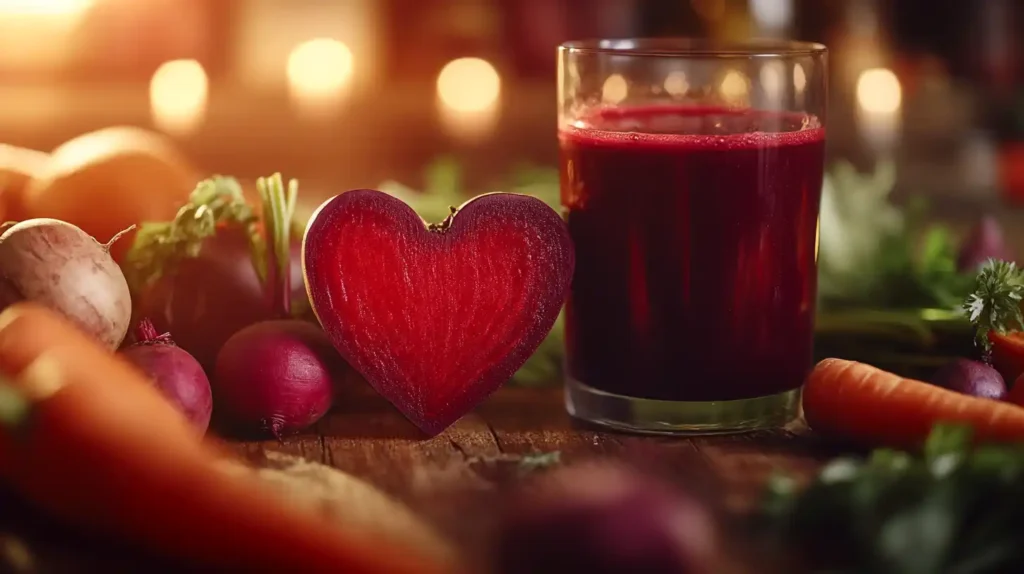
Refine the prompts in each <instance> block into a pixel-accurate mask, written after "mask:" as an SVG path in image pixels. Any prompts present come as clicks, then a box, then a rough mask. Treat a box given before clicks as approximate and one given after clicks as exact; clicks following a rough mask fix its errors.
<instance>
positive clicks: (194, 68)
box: [149, 60, 209, 135]
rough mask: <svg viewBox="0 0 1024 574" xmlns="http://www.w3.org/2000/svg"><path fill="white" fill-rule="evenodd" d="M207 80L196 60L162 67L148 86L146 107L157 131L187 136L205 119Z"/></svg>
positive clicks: (166, 64) (174, 61) (178, 61)
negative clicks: (147, 106) (147, 103)
mask: <svg viewBox="0 0 1024 574" xmlns="http://www.w3.org/2000/svg"><path fill="white" fill-rule="evenodd" d="M208 92H209V80H208V79H207V77H206V70H204V69H203V66H202V64H200V63H199V62H197V61H195V60H172V61H170V62H165V63H163V64H162V65H161V66H160V67H159V68H157V71H156V72H155V73H154V74H153V78H152V79H151V80H150V83H149V107H150V114H151V115H152V118H153V123H154V124H155V125H156V127H157V128H159V129H161V130H163V131H165V132H168V133H171V134H175V135H188V134H190V133H192V132H194V131H195V130H196V129H198V128H199V126H200V125H201V124H202V122H203V119H204V118H205V117H206V102H207V98H208Z"/></svg>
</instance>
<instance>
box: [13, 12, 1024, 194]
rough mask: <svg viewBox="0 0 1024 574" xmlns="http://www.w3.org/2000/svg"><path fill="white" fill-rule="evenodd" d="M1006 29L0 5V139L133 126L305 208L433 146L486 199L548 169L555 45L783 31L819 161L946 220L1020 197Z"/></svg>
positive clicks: (961, 19) (985, 19)
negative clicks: (823, 48) (817, 83)
mask: <svg viewBox="0 0 1024 574" xmlns="http://www.w3.org/2000/svg"><path fill="white" fill-rule="evenodd" d="M1022 30H1024V5H1022V4H1021V3H1020V2H1017V1H1015V0H973V1H968V0H960V1H955V0H899V1H896V2H894V1H881V0H874V1H873V0H586V1H584V0H0V142H3V143H7V144H12V145H16V146H21V147H27V148H33V149H38V150H45V151H49V150H51V149H53V148H54V147H56V146H57V145H59V144H60V143H61V142H64V141H66V140H68V139H70V138H72V137H74V136H76V135H79V134H81V133H84V132H88V131H91V130H95V129H98V128H102V127H105V126H110V125H135V126H140V127H144V128H149V129H153V130H156V131H159V132H163V133H165V134H166V135H167V136H168V137H170V138H171V139H172V140H173V141H174V143H175V145H176V146H177V147H178V148H179V149H180V150H181V151H182V153H183V154H184V156H185V157H186V158H188V160H189V161H191V162H192V163H193V164H195V166H197V168H198V169H199V170H201V171H202V172H206V173H223V174H230V175H235V176H238V177H241V178H251V177H255V176H258V175H262V174H267V173H270V172H272V171H282V172H283V173H284V174H285V175H286V176H288V177H296V178H299V179H300V180H301V181H302V182H303V186H304V197H305V199H306V200H307V201H318V200H319V199H323V198H325V197H327V196H329V195H333V194H335V193H338V192H340V191H343V190H344V189H348V188H353V187H363V186H371V187H372V186H377V185H378V184H380V183H381V182H383V181H385V180H397V181H401V182H403V183H406V184H408V185H410V186H412V187H414V188H415V187H419V186H422V185H424V182H423V177H424V175H423V174H424V173H425V172H424V170H425V169H426V167H427V166H428V165H430V164H431V162H433V161H434V160H436V159H437V158H438V157H439V156H445V157H451V158H455V159H457V160H458V161H459V164H460V165H461V166H462V168H463V172H464V173H463V175H464V180H463V184H464V185H466V186H469V187H473V188H479V189H474V190H475V191H488V190H489V189H486V188H487V186H488V185H490V184H491V182H493V181H495V180H496V179H497V178H499V176H500V175H501V174H506V173H509V172H510V171H514V170H516V169H519V168H520V167H521V166H524V165H533V166H540V167H541V168H545V167H547V166H554V165H555V162H556V159H557V155H556V154H557V145H556V140H555V56H554V50H555V46H557V45H558V44H559V43H560V42H562V41H565V40H568V39H580V38H588V37H629V36H634V37H635V36H668V35H688V36H701V37H714V38H730V39H743V38H748V37H752V36H761V37H766V36H767V37H788V38H798V39H802V40H813V41H820V42H823V43H825V44H826V45H828V46H829V48H830V49H831V64H832V65H831V100H832V101H831V106H830V112H829V122H830V123H829V154H830V158H833V159H835V158H843V159H848V160H849V161H851V162H853V164H854V165H856V166H858V167H860V168H862V169H870V168H871V166H872V165H874V164H875V162H876V161H877V160H878V159H879V158H887V159H891V160H892V161H893V162H894V164H895V166H896V171H895V173H896V180H897V185H896V188H897V193H898V192H900V191H901V190H905V189H912V190H914V192H920V193H927V194H928V195H930V196H933V197H935V198H941V199H942V200H943V201H945V202H946V203H950V204H951V205H955V206H956V207H955V208H950V210H951V211H953V212H956V213H960V212H962V211H963V210H964V209H967V210H968V211H975V209H974V207H976V206H983V207H980V208H979V209H982V208H983V209H991V208H992V206H999V207H1001V206H1003V205H1007V204H1009V203H1012V201H1013V200H1014V199H1015V198H1017V197H1024V161H1016V160H1015V159H1014V158H1015V157H1024V143H1021V139H1022V136H1024V97H1022V94H1024V92H1022V90H1021V73H1022V62H1021V54H1024V50H1022V46H1021V42H1024V40H1021V39H1019V38H1020V34H1019V32H1020V31H1022ZM794 80H795V81H799V79H797V78H794ZM140 193H144V191H142V190H140Z"/></svg>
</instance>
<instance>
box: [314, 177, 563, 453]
mask: <svg viewBox="0 0 1024 574" xmlns="http://www.w3.org/2000/svg"><path fill="white" fill-rule="evenodd" d="M302 257H303V268H304V269H305V272H306V281H307V282H308V285H309V292H310V303H311V304H312V305H313V310H314V311H315V312H316V314H317V317H318V318H319V320H320V323H321V325H323V328H324V330H325V331H326V332H327V335H328V336H329V337H330V339H331V341H332V342H333V343H334V346H335V347H336V348H337V349H338V351H339V352H340V353H341V355H342V356H343V357H344V358H345V360H347V361H348V362H349V364H351V365H352V366H353V367H354V368H355V369H356V370H357V371H358V372H359V373H360V374H362V375H363V377H364V378H366V380H367V381H368V382H369V383H370V385H371V386H373V388H374V389H376V390H377V392H378V393H380V394H381V395H383V396H384V398H386V399H387V400H389V401H390V402H391V403H392V404H394V405H395V407H397V408H398V410H399V411H401V412H402V413H403V414H404V415H405V416H406V417H408V418H409V420H411V421H412V422H413V423H415V424H416V426H418V427H419V428H420V429H422V430H423V431H424V432H426V433H428V434H431V435H434V434H437V433H439V432H441V431H442V430H444V429H445V428H446V427H448V426H449V425H450V424H452V423H453V422H455V421H456V420H458V419H459V417H461V416H462V415H464V414H466V413H467V412H469V411H470V410H472V409H473V408H474V407H475V406H476V405H477V404H479V403H480V402H481V401H482V400H483V399H484V398H486V397H487V396H488V395H489V394H491V393H492V392H494V391H495V390H496V389H497V388H498V387H499V386H501V385H502V384H503V383H504V382H505V381H507V380H508V379H509V377H511V376H512V374H513V373H515V371H516V370H517V369H518V368H519V367H520V366H522V364H523V363H524V362H525V361H526V359H528V358H529V357H530V355H531V354H532V353H533V352H534V351H535V350H536V349H537V346H538V345H540V343H541V341H542V340H543V339H544V337H545V336H546V335H547V333H548V332H549V331H550V330H551V327H552V325H553V324H554V322H555V319H556V317H557V316H558V312H559V310H560V309H561V307H562V304H563V302H564V301H565V297H566V294H567V292H568V288H569V283H570V281H571V278H572V272H573V266H574V263H575V257H574V253H573V248H572V241H571V239H570V238H569V234H568V231H567V230H566V227H565V223H564V222H563V221H562V219H561V217H559V216H558V214H557V213H555V211H554V210H552V209H551V208H550V207H548V206H547V205H545V204H544V203H543V202H541V201H540V200H538V199H535V198H532V197H528V196H525V195H515V194H506V193H494V194H487V195H483V196H480V197H478V198H476V199H473V200H471V201H470V202H468V203H466V204H464V205H463V207H462V208H460V209H459V211H458V213H457V214H455V215H454V216H452V217H450V218H449V219H448V220H447V221H446V222H445V223H444V224H442V225H441V226H433V228H432V229H428V228H427V226H426V225H424V223H423V220H422V219H420V217H419V216H418V215H416V212H415V211H413V210H412V208H410V207H409V206H408V205H406V204H405V203H403V202H402V201H401V200H399V199H396V198H394V197H392V196H390V195H388V194H386V193H383V192H380V191H374V190H369V189H363V190H355V191H349V192H347V193H343V194H341V195H339V196H337V197H335V198H333V199H330V200H328V201H327V202H326V203H324V204H323V205H322V206H321V207H320V209H319V210H318V211H317V213H316V214H315V215H314V219H313V220H312V221H311V222H310V224H309V227H308V228H307V231H306V238H305V243H304V245H303V251H302Z"/></svg>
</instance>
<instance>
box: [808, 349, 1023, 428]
mask: <svg viewBox="0 0 1024 574" xmlns="http://www.w3.org/2000/svg"><path fill="white" fill-rule="evenodd" d="M803 407H804V417H805V418H806V419H807V423H808V424H809V425H810V427H811V428H812V429H814V430H816V431H820V432H823V433H828V434H834V435H837V436H841V437H844V438H847V439H850V440H852V441H855V442H858V443H862V444H865V445H868V446H889V447H897V448H914V447H917V446H920V445H921V444H922V443H923V442H924V439H925V438H926V437H927V436H928V433H929V432H930V431H931V429H932V427H933V426H934V425H935V424H938V423H959V424H968V425H970V426H971V427H972V428H973V429H974V436H975V438H976V439H977V440H978V441H1000V442H1002V441H1024V408H1021V407H1018V406H1016V405H1012V404H1009V403H1003V402H999V401H995V400H991V399H982V398H978V397H972V396H968V395H964V394H960V393H957V392H955V391H951V390H948V389H944V388H941V387H937V386H935V385H932V384H929V383H925V382H921V381H917V380H914V379H905V378H903V377H900V376H898V375H894V374H892V373H889V372H886V371H883V370H881V369H877V368H875V367H872V366H870V365H865V364H863V363H857V362H854V361H844V360H842V359H825V360H824V361H822V362H820V363H818V365H817V366H816V367H814V370H813V371H812V372H811V374H810V375H809V376H808V378H807V382H806V383H805V385H804V391H803Z"/></svg>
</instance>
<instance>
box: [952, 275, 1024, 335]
mask: <svg viewBox="0 0 1024 574" xmlns="http://www.w3.org/2000/svg"><path fill="white" fill-rule="evenodd" d="M1022 296H1024V272H1022V270H1020V269H1018V268H1017V265H1016V264H1014V263H1013V262H1008V261H998V260H995V259H989V260H988V261H987V262H986V263H985V264H984V265H983V266H982V268H981V270H980V271H979V272H978V277H977V280H976V282H975V287H974V292H973V293H971V294H970V295H969V296H968V297H967V300H966V301H965V302H964V304H963V306H964V310H965V311H967V315H968V318H969V319H970V320H971V323H973V324H974V326H975V328H976V329H977V335H976V342H977V344H978V345H979V346H980V347H981V348H982V349H984V351H985V353H986V355H987V354H988V353H989V352H991V349H992V343H991V342H990V341H989V340H988V334H989V333H990V332H991V331H995V332H997V333H1005V332H1007V331H1013V330H1020V329H1024V317H1022V316H1021V310H1020V304H1021V297H1022Z"/></svg>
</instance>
